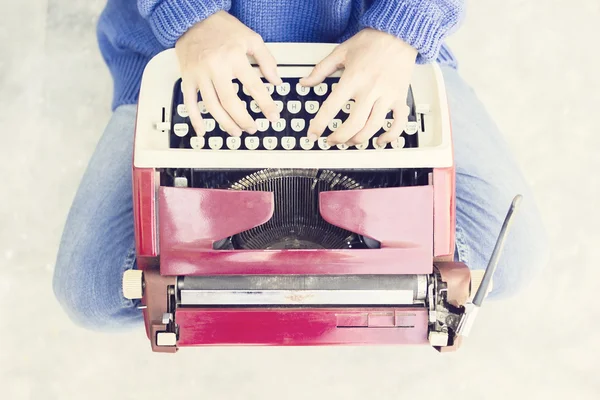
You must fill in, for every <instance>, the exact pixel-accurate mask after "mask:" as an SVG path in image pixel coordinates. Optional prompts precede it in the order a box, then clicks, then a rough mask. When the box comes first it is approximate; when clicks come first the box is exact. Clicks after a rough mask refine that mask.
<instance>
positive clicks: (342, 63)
mask: <svg viewBox="0 0 600 400" xmlns="http://www.w3.org/2000/svg"><path fill="white" fill-rule="evenodd" d="M416 57H417V50H415V49H414V48H413V47H411V46H410V45H408V44H407V43H405V42H404V41H403V40H401V39H399V38H397V37H395V36H392V35H390V34H388V33H385V32H381V31H377V30H374V29H370V28H367V29H364V30H362V31H360V32H359V33H357V34H356V35H354V36H353V37H352V38H350V39H348V40H347V41H346V42H344V43H342V44H340V45H339V46H337V47H336V48H335V50H334V51H333V52H332V53H331V54H330V55H329V56H327V57H326V58H325V59H323V61H321V62H320V63H319V64H317V65H316V66H315V68H314V69H313V71H312V72H311V74H310V75H309V76H308V77H306V78H303V79H301V80H300V84H301V85H302V86H315V85H318V84H319V83H321V82H323V80H325V78H327V77H328V76H329V75H331V74H332V73H334V72H335V71H337V70H338V69H342V68H344V71H343V72H342V76H341V78H340V80H339V82H338V84H337V85H336V87H335V90H333V91H332V92H331V93H330V94H329V96H328V98H327V100H326V101H325V102H324V103H323V105H322V106H321V109H320V110H319V112H318V113H317V115H316V116H315V118H314V119H313V120H312V121H311V123H310V126H309V129H308V137H309V139H311V140H313V141H314V140H317V139H318V138H319V137H320V136H321V135H322V134H323V132H324V131H325V128H326V127H327V125H328V124H329V122H330V121H331V120H333V119H334V118H335V117H336V115H337V114H338V113H339V111H340V110H341V108H342V107H343V106H344V105H345V104H346V102H348V100H350V99H353V100H354V104H353V105H352V109H351V112H350V115H349V116H348V118H347V119H346V121H345V122H344V123H343V124H342V125H341V126H340V127H339V128H337V129H336V130H335V131H334V132H332V133H331V134H330V135H329V136H328V138H327V143H328V144H329V145H335V144H340V143H347V144H349V145H355V144H360V143H365V142H366V141H368V140H369V139H370V138H371V137H372V136H373V135H374V134H375V133H377V132H378V131H379V130H380V129H381V127H382V125H383V123H384V121H385V117H386V115H387V113H388V112H389V111H390V110H392V111H393V114H394V122H393V124H392V126H391V128H390V129H389V131H387V132H385V133H384V134H383V135H381V136H380V137H379V138H378V140H377V144H379V145H383V144H384V143H389V142H391V141H393V140H395V139H396V138H398V137H399V136H400V135H401V134H402V131H403V130H404V127H405V126H406V121H407V117H408V112H409V110H408V106H407V105H406V97H407V94H408V86H409V84H410V79H411V77H412V72H413V68H414V66H415V60H416Z"/></svg>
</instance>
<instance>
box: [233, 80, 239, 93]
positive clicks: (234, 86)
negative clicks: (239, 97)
mask: <svg viewBox="0 0 600 400" xmlns="http://www.w3.org/2000/svg"><path fill="white" fill-rule="evenodd" d="M233 91H234V92H235V94H238V93H239V91H240V84H239V83H237V82H233Z"/></svg>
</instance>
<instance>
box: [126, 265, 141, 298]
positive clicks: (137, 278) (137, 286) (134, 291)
mask: <svg viewBox="0 0 600 400" xmlns="http://www.w3.org/2000/svg"><path fill="white" fill-rule="evenodd" d="M142 274H143V272H142V271H140V270H137V269H130V270H127V271H125V273H124V274H123V296H124V297H125V298H126V299H130V300H134V299H141V298H142V296H143V276H142Z"/></svg>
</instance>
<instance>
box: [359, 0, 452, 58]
mask: <svg viewBox="0 0 600 400" xmlns="http://www.w3.org/2000/svg"><path fill="white" fill-rule="evenodd" d="M438 3H443V5H440V4H438ZM461 6H462V1H460V0H449V1H441V2H434V1H420V0H404V1H400V2H397V1H389V0H376V1H375V2H374V3H373V5H372V6H371V7H370V8H369V9H368V10H367V12H366V13H365V14H364V15H363V16H362V18H361V20H360V28H361V29H364V28H373V29H376V30H379V31H383V32H386V33H389V34H391V35H394V36H396V37H398V38H400V39H402V40H403V41H405V42H406V43H408V44H409V45H410V46H412V47H414V48H415V49H416V50H417V51H418V56H417V63H426V62H431V61H433V60H435V59H436V58H437V56H438V53H439V51H440V48H441V46H442V43H443V40H444V38H445V37H446V36H447V35H448V34H449V33H451V32H452V31H453V30H454V29H455V28H456V27H457V25H458V24H459V22H460V19H461V17H462V7H461Z"/></svg>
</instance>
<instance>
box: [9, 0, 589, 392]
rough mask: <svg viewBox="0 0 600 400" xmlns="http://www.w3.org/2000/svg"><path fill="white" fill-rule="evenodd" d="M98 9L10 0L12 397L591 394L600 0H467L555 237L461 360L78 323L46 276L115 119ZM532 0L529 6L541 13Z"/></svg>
mask: <svg viewBox="0 0 600 400" xmlns="http://www.w3.org/2000/svg"><path fill="white" fill-rule="evenodd" d="M104 3H105V2H103V1H99V0H93V1H92V0H87V1H85V2H73V1H66V0H21V1H19V2H16V1H9V0H2V9H3V10H2V16H1V17H0V21H1V23H0V121H1V122H2V125H3V126H4V132H3V134H2V135H0V149H1V150H0V169H1V171H2V187H3V191H2V200H1V201H0V223H1V228H0V243H1V244H0V301H1V303H0V305H1V310H2V311H1V313H0V315H1V316H2V318H1V319H2V326H1V328H0V343H2V349H1V350H0V360H1V361H2V362H1V363H0V381H1V382H0V383H2V392H3V394H2V396H1V397H2V398H3V399H10V400H12V399H36V400H37V399H74V398H87V399H90V400H91V399H106V398H115V399H138V398H139V399H142V398H144V399H155V398H156V399H158V398H168V397H166V396H172V398H174V396H177V397H178V398H207V399H215V398H227V399H238V398H239V399H252V398H262V399H271V398H279V399H282V398H285V399H306V398H319V399H321V398H323V399H325V398H346V399H359V398H365V397H368V398H373V399H375V398H378V399H379V398H381V399H392V398H394V399H399V398H412V399H419V398H432V397H433V396H436V397H437V396H442V395H443V396H445V398H448V399H459V398H460V399H505V398H507V397H510V398H519V399H521V398H534V399H538V398H539V399H541V398H546V399H563V398H567V397H569V398H572V399H593V398H594V399H598V398H600V382H599V381H598V380H597V379H595V378H597V376H598V372H597V368H598V355H599V354H600V351H599V350H600V346H599V344H598V341H599V340H600V339H599V338H598V337H599V336H598V329H599V327H600V322H599V321H600V319H599V317H600V313H599V312H598V306H597V304H596V302H595V300H596V296H594V292H595V291H596V288H597V282H598V279H599V278H600V273H599V272H598V267H597V265H596V263H595V262H594V261H595V260H597V258H598V257H597V255H596V256H595V255H594V254H595V251H597V249H598V244H600V234H599V233H598V226H600V212H598V210H597V208H596V207H597V206H598V203H599V200H600V196H599V192H600V190H599V189H600V188H599V185H600V179H598V175H597V174H598V171H599V170H600V158H599V157H598V156H597V151H598V150H597V149H598V148H600V135H599V129H598V127H597V125H593V117H594V115H596V116H597V115H598V110H597V109H598V107H600V79H599V78H598V65H599V61H600V58H599V57H598V52H597V48H598V44H597V41H595V40H594V39H597V38H600V31H599V28H598V24H599V21H600V3H599V2H598V0H577V1H567V0H556V1H552V2H544V6H541V5H539V4H540V2H524V1H521V0H505V1H501V2H500V1H490V0H487V1H478V2H475V1H469V2H468V3H469V8H468V17H467V20H466V22H465V24H464V26H463V27H462V29H461V30H460V31H459V32H458V33H457V34H456V35H455V36H454V37H453V38H452V39H451V41H450V42H451V44H452V45H453V48H454V50H455V52H456V53H457V55H458V56H459V58H460V60H461V71H462V73H463V75H464V76H465V78H466V79H467V80H468V81H469V82H470V83H471V84H472V85H473V86H474V87H475V88H476V91H477V92H478V94H479V95H480V97H481V98H482V99H483V100H484V102H485V103H486V104H487V106H488V108H489V110H490V111H491V113H492V114H493V115H494V116H495V117H496V118H497V122H498V124H499V126H500V127H501V128H502V130H503V131H504V132H505V133H506V136H507V138H508V141H509V142H510V144H511V146H512V148H513V150H514V152H515V153H516V155H517V157H518V159H519V160H520V162H521V164H522V167H523V169H524V171H525V173H526V175H527V177H528V178H529V180H530V181H531V184H532V185H533V187H534V189H535V192H536V195H537V196H538V198H539V200H540V202H541V207H542V211H543V214H544V217H545V221H546V223H547V226H548V230H549V234H550V236H551V239H552V261H551V264H550V265H549V266H548V268H547V270H546V272H545V274H544V276H542V277H540V279H539V281H538V282H536V284H535V285H534V286H533V287H531V288H530V289H529V290H528V291H527V293H524V294H523V295H522V296H520V297H519V298H516V299H514V300H510V301H506V302H503V303H494V304H490V305H489V306H488V307H486V309H485V310H484V311H483V312H482V313H481V316H480V319H479V321H478V324H477V325H476V327H475V329H474V332H473V333H472V338H471V339H470V340H469V342H468V343H467V344H466V346H465V347H464V348H463V349H462V351H460V352H459V353H457V354H454V355H449V356H440V355H438V354H436V353H435V352H433V351H429V350H427V349H424V348H394V347H379V348H209V349H202V350H189V351H182V352H180V353H179V354H178V355H177V356H163V355H156V354H153V353H151V352H150V351H149V349H148V344H147V342H146V338H145V336H144V333H143V332H142V330H139V331H136V332H131V333H127V334H119V335H100V334H93V333H89V332H87V331H83V330H80V329H78V328H76V327H74V326H73V325H72V324H71V323H70V322H69V321H68V320H67V319H66V317H65V316H64V315H63V314H62V312H61V311H60V310H59V307H58V305H57V304H56V302H55V301H54V299H53V297H52V293H51V287H50V281H51V276H52V270H53V264H54V257H55V253H56V248H57V244H58V240H59V235H60V233H61V229H62V224H63V222H64V218H65V215H66V213H67V211H68V208H69V205H70V201H71V199H72V197H73V195H74V192H75V190H76V188H77V184H78V181H79V179H80V177H81V175H82V173H83V168H84V166H85V164H86V162H87V160H88V158H89V157H90V155H91V153H92V151H93V149H94V145H95V143H96V141H97V140H98V137H99V135H100V133H101V132H102V129H103V127H104V125H105V123H106V122H107V119H108V117H109V115H110V114H109V112H110V110H109V102H110V96H111V81H110V77H109V75H108V72H107V70H106V69H105V67H104V65H103V64H102V62H101V58H100V56H99V53H98V50H97V47H96V43H95V36H94V24H95V22H96V20H97V16H98V13H99V12H100V10H101V8H102V6H103V4H104ZM534 4H536V5H534Z"/></svg>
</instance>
